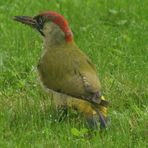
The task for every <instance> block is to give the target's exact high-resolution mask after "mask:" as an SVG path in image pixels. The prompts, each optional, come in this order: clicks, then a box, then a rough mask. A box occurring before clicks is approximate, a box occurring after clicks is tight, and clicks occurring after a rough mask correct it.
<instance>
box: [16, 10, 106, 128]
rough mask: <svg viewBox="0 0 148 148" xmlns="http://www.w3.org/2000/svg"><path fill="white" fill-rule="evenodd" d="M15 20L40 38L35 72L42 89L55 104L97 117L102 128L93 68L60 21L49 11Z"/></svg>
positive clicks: (102, 110) (103, 113) (102, 114)
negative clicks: (49, 95)
mask: <svg viewBox="0 0 148 148" xmlns="http://www.w3.org/2000/svg"><path fill="white" fill-rule="evenodd" d="M15 20H16V21H19V22H21V23H24V24H27V25H30V26H31V27H33V28H35V29H37V30H38V31H39V32H40V33H41V35H42V36H43V41H44V45H43V53H42V56H41V58H40V60H39V63H38V71H39V75H40V79H41V82H42V84H43V85H44V87H46V88H47V89H48V91H49V92H51V93H53V94H54V102H56V103H55V104H57V105H58V106H65V105H66V106H69V107H74V108H76V109H78V110H79V111H81V112H83V113H84V114H85V115H86V118H87V119H91V120H93V118H94V115H99V116H100V122H101V124H102V125H103V126H104V127H105V126H106V122H105V118H106V115H107V114H106V113H107V110H106V107H105V106H104V105H103V104H101V103H102V102H105V101H104V98H103V97H102V96H101V92H100V82H99V79H98V76H97V72H96V69H95V66H94V65H93V64H92V62H91V61H90V59H89V58H88V57H87V56H86V55H85V54H84V53H83V52H82V51H81V50H80V49H79V48H78V47H77V45H76V44H75V42H74V39H73V35H72V32H71V30H70V28H69V26H68V23H67V21H66V20H65V19H64V17H63V16H61V15H59V14H58V13H56V12H52V11H49V12H45V13H42V14H39V15H37V16H35V17H26V16H17V17H15ZM98 110H99V111H98Z"/></svg>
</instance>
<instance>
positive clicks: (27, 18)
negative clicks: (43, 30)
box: [14, 16, 37, 27]
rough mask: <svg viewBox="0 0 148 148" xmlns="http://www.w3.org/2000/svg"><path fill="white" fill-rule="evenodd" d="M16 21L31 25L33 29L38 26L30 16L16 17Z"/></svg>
mask: <svg viewBox="0 0 148 148" xmlns="http://www.w3.org/2000/svg"><path fill="white" fill-rule="evenodd" d="M14 20H15V21H18V22H21V23H23V24H26V25H29V26H31V27H35V25H36V24H37V22H36V20H35V19H33V17H30V16H15V17H14Z"/></svg>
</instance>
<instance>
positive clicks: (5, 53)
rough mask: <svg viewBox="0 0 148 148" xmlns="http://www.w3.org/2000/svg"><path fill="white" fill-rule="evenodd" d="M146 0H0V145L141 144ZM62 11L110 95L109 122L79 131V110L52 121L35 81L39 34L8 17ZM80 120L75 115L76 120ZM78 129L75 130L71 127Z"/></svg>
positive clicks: (147, 76) (147, 71)
mask: <svg viewBox="0 0 148 148" xmlns="http://www.w3.org/2000/svg"><path fill="white" fill-rule="evenodd" d="M147 6H148V1H147V0H142V1H140V0H124V1H119V0H110V1H109V0H93V1H90V0H70V1H68V0H61V1H60V0H55V1H50V0H45V1H33V0H13V1H10V0H5V1H0V21H1V23H0V147H2V148H3V147H4V148H5V147H39V148H40V147H53V148H55V147H62V148H65V147H67V148H71V147H72V148H73V147H74V148H77V147H78V148H81V147H86V148H87V147H88V148H89V147H91V148H92V147H93V148H98V147H99V146H100V147H105V148H107V147H117V148H118V147H123V148H124V147H131V148H137V147H139V148H145V147H146V146H147V144H148V143H147V141H146V137H148V130H147V128H148V127H146V126H147V125H148V122H147V121H148V116H147V114H148V108H147V105H148V102H147V100H148V85H147V84H148V7H147ZM49 9H50V10H55V11H58V12H60V13H62V14H63V15H64V16H65V17H66V18H67V20H68V21H69V24H70V26H71V28H72V30H73V32H74V37H75V41H76V43H77V44H78V46H79V47H80V48H81V49H82V50H83V51H84V52H85V53H86V54H87V55H89V56H90V58H91V59H92V61H93V62H94V63H95V65H96V67H97V71H98V73H99V77H100V80H101V83H102V88H103V91H104V94H105V96H106V98H108V99H109V101H110V102H111V106H110V109H109V114H110V118H111V123H112V124H111V126H110V128H109V129H108V130H107V131H106V133H104V134H103V135H102V136H100V134H99V132H98V134H97V135H96V136H94V137H93V138H92V139H90V140H88V139H85V138H84V137H83V132H82V131H83V129H85V125H84V123H83V121H81V120H80V117H76V118H75V117H74V116H76V115H75V112H71V113H70V115H69V116H70V118H68V119H66V120H65V121H63V122H61V123H58V122H56V121H55V120H56V117H53V116H54V113H52V110H51V107H50V98H49V97H48V96H47V95H46V94H45V93H44V92H43V91H42V89H41V88H40V86H39V83H38V81H37V74H36V70H35V69H36V65H37V63H38V60H39V57H40V54H41V47H42V40H41V38H40V37H39V34H38V33H36V32H35V31H34V30H32V29H30V28H29V27H25V26H23V25H21V24H18V23H16V22H14V21H13V20H12V17H13V16H15V15H36V14H37V13H38V12H41V11H44V10H49ZM78 121H79V122H78ZM76 129H77V130H79V131H80V134H81V136H79V135H78V136H74V132H72V131H73V130H76Z"/></svg>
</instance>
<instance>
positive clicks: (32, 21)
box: [13, 16, 44, 36]
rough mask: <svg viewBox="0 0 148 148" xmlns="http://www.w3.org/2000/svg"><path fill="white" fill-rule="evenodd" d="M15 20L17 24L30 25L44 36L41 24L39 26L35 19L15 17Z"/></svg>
mask: <svg viewBox="0 0 148 148" xmlns="http://www.w3.org/2000/svg"><path fill="white" fill-rule="evenodd" d="M13 19H14V20H15V21H17V22H20V23H23V24H25V25H29V26H31V27H33V28H35V29H37V30H38V31H39V32H40V33H41V35H43V36H44V34H43V32H42V28H41V26H40V24H38V22H37V21H36V19H35V18H34V17H30V16H15V17H14V18H13Z"/></svg>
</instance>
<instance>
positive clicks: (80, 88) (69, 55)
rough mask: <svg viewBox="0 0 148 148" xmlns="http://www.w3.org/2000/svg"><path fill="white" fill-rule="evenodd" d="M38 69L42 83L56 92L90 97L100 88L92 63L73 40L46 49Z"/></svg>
mask: <svg viewBox="0 0 148 148" xmlns="http://www.w3.org/2000/svg"><path fill="white" fill-rule="evenodd" d="M38 70H39V73H40V75H41V79H42V82H43V84H44V85H45V86H46V87H47V88H49V89H52V90H55V91H57V92H62V93H66V94H68V95H70V96H74V97H79V98H83V99H85V98H90V99H91V98H92V97H94V94H95V93H96V92H98V91H99V90H100V83H99V80H98V77H97V74H96V70H95V68H94V65H93V64H92V63H91V61H90V60H89V58H88V57H87V56H86V55H85V54H84V53H82V52H81V51H80V50H79V48H78V47H77V46H76V45H75V43H74V42H73V43H70V44H64V45H62V46H61V45H60V46H56V47H52V49H51V50H50V49H49V50H47V51H46V54H44V55H43V56H42V58H41V59H40V62H39V65H38Z"/></svg>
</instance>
